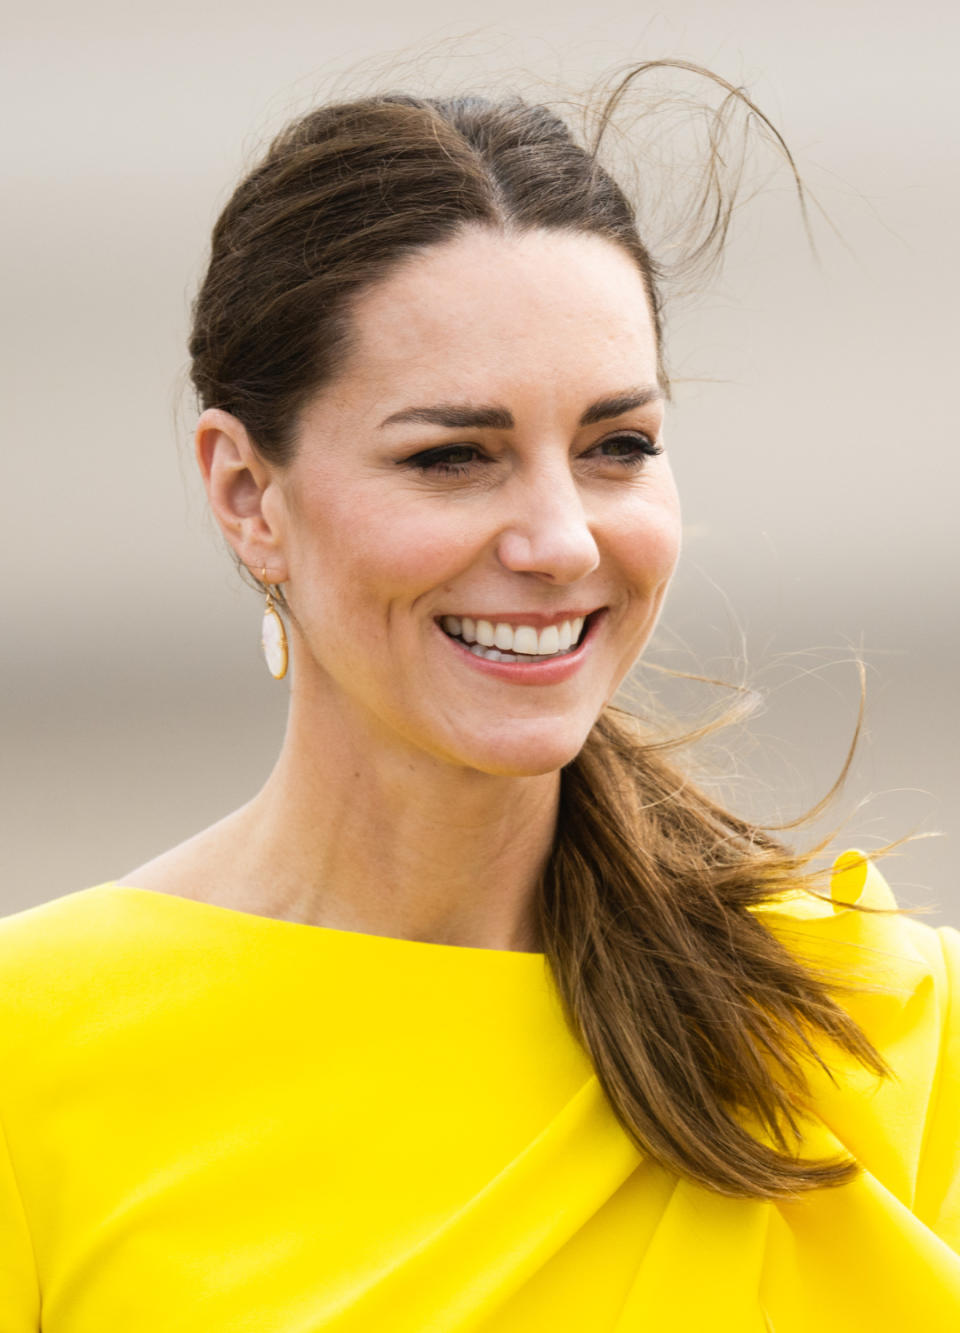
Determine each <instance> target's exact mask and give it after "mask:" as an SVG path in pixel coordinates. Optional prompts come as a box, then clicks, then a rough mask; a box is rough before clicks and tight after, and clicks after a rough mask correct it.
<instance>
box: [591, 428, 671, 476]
mask: <svg viewBox="0 0 960 1333" xmlns="http://www.w3.org/2000/svg"><path fill="white" fill-rule="evenodd" d="M595 448H597V449H614V450H616V451H617V452H614V453H610V454H607V455H606V457H607V458H608V459H609V460H610V462H611V463H619V464H620V466H621V467H627V468H638V467H642V465H643V463H644V460H645V459H647V458H653V457H655V456H656V455H657V454H662V453H663V445H662V444H657V442H656V441H655V440H651V438H650V436H649V435H644V434H642V433H641V432H640V431H631V432H630V433H629V434H623V433H622V432H621V434H619V435H611V436H609V438H608V439H606V440H601V441H600V443H599V444H598V445H596V446H595ZM621 449H622V450H624V452H622V453H621V452H619V450H621Z"/></svg>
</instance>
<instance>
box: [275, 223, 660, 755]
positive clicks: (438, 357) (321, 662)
mask: <svg viewBox="0 0 960 1333" xmlns="http://www.w3.org/2000/svg"><path fill="white" fill-rule="evenodd" d="M354 310H355V331H356V337H357V342H356V346H355V349H354V350H353V351H352V352H351V354H350V357H349V358H348V361H347V363H346V364H345V367H344V369H343V371H342V373H341V374H340V375H339V377H338V378H337V380H336V381H335V382H333V383H332V384H331V385H330V386H329V387H327V388H325V389H324V390H323V391H322V392H321V393H319V394H318V395H317V397H316V398H315V399H314V400H313V401H312V403H311V404H310V405H309V406H308V409H307V410H306V412H305V413H304V415H303V417H302V419H301V424H300V430H299V435H298V440H297V451H296V454H295V456H294V459H293V461H292V462H291V463H290V464H288V465H287V466H286V467H284V468H283V469H280V470H277V471H276V472H274V474H273V480H272V482H271V485H270V486H269V487H268V489H267V492H266V493H265V495H264V501H263V504H264V512H265V514H267V515H268V516H269V517H270V520H271V522H272V524H273V525H274V531H275V532H276V534H277V547H276V555H275V559H274V560H273V561H272V563H271V577H272V578H274V580H275V581H277V582H283V584H284V592H285V594H286V597H287V601H288V603H289V606H290V609H291V612H292V616H293V618H294V621H295V624H294V626H293V651H294V673H295V686H294V687H295V689H296V690H305V691H310V692H311V693H312V694H313V696H314V697H315V698H317V699H321V700H323V701H324V706H325V707H327V706H329V705H330V704H333V705H334V706H335V707H336V708H337V710H338V716H340V717H342V718H343V719H344V720H345V721H346V722H347V724H348V725H349V726H350V727H351V728H354V727H355V728H356V729H357V732H358V735H361V736H362V737H363V738H364V740H363V743H367V742H369V743H371V744H373V745H380V744H383V743H384V742H388V743H393V744H400V745H401V746H403V747H413V748H415V749H416V750H418V751H420V752H426V753H428V754H430V755H432V756H434V757H435V758H437V759H439V760H441V761H443V762H445V763H449V764H452V765H455V766H458V767H468V768H472V769H477V770H480V771H483V772H487V773H496V774H510V775H524V774H527V775H532V774H539V773H545V772H549V771H552V770H555V769H557V768H559V767H560V766H562V765H563V764H565V763H567V762H569V761H570V760H571V759H572V758H573V757H574V756H575V755H576V753H577V752H578V751H579V749H580V748H581V746H582V745H583V743H584V741H585V739H586V737H587V735H588V733H589V731H590V728H591V727H592V725H593V723H594V722H595V721H596V719H597V716H598V715H599V713H600V711H601V709H602V707H603V705H604V704H605V703H606V701H607V700H609V699H610V697H611V696H612V695H613V694H614V692H615V691H616V689H617V687H618V685H619V684H620V682H621V681H622V680H623V678H624V676H625V675H626V673H627V672H628V671H629V669H630V667H631V666H632V664H633V663H634V661H635V660H636V658H637V656H638V654H639V653H640V651H641V649H642V648H643V646H644V644H645V643H646V641H647V638H648V637H649V635H650V632H651V630H652V629H653V626H654V622H655V620H656V617H657V614H658V612H659V609H660V605H661V602H662V601H663V597H664V593H665V592H666V588H667V584H668V582H669V579H670V576H671V574H672V572H673V569H674V565H675V562H676V559H677V555H678V550H679V541H680V517H679V508H678V502H677V496H676V491H675V488H674V482H673V478H672V475H671V472H670V468H669V465H668V463H667V459H666V457H665V455H664V454H663V453H662V452H659V450H661V449H662V446H663V438H662V419H663V403H662V400H661V397H660V395H659V391H658V388H657V374H656V372H657V346H656V341H655V337H654V330H653V324H652V321H651V317H650V312H649V308H648V303H647V299H646V295H645V293H644V289H643V283H642V281H641V278H640V275H639V273H638V271H637V269H636V267H635V265H634V263H633V261H632V260H631V259H630V257H629V256H628V255H627V254H626V252H624V251H622V250H620V249H619V248H618V247H616V246H615V245H613V244H612V243H610V242H608V241H605V240H603V239H601V238H598V237H595V236H585V235H575V234H567V233H560V232H550V231H534V232H530V233H527V234H525V235H522V236H503V235H500V234H497V233H496V232H494V231H492V230H486V229H480V228H476V229H470V230H467V231H464V232H461V233H460V234H459V236H458V237H457V238H456V239H454V240H452V241H450V242H447V243H445V244H443V245H438V246H434V247H432V248H429V249H427V250H424V251H422V252H420V253H419V254H418V255H416V256H415V257H413V258H412V259H410V260H409V261H407V262H406V263H405V264H404V265H403V267H401V268H400V269H398V270H396V271H395V272H394V273H393V275H392V276H390V277H389V278H387V279H386V280H384V281H383V282H381V283H380V284H379V285H377V286H375V287H373V288H371V289H369V290H368V291H367V292H365V293H364V294H363V295H362V297H361V298H360V299H359V300H358V302H357V303H356V305H355V307H354ZM580 618H586V624H585V627H584V633H583V636H582V642H581V646H580V647H579V648H575V651H574V650H572V649H569V647H568V645H569V640H568V638H567V635H568V634H571V633H572V634H574V635H575V634H576V632H577V630H578V629H579V627H580V626H579V621H580ZM571 622H572V624H571ZM565 624H570V629H569V630H567V629H564V625H565ZM488 626H489V629H488ZM451 631H452V632H453V633H454V634H457V633H458V634H459V637H451ZM491 634H492V635H493V637H494V640H495V645H496V647H495V649H494V655H495V653H496V652H497V651H499V650H500V649H505V650H509V651H508V659H507V660H503V659H502V658H501V660H500V661H495V660H491V659H490V657H489V656H487V655H480V654H479V653H478V651H477V650H478V648H479V647H481V646H482V643H483V640H484V639H487V640H489V638H490V635H491ZM470 638H473V639H474V640H477V639H479V641H480V642H479V644H478V643H476V642H475V643H474V645H473V648H472V649H471V647H469V646H468V645H467V643H466V642H465V640H466V639H470ZM575 643H576V641H575V640H574V646H575ZM565 648H567V651H564V649H565ZM533 650H536V655H534V652H533ZM510 657H514V658H516V660H513V661H511V660H509V658H510Z"/></svg>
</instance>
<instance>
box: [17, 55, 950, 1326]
mask: <svg viewBox="0 0 960 1333" xmlns="http://www.w3.org/2000/svg"><path fill="white" fill-rule="evenodd" d="M640 72H642V71H640V70H637V71H632V72H631V74H630V75H629V76H628V78H627V80H625V81H624V85H622V86H621V88H620V89H619V90H618V92H617V93H615V94H614V96H613V97H612V98H611V99H610V102H609V103H608V104H607V106H606V107H605V108H604V111H603V114H602V116H601V120H600V127H601V134H602V130H603V128H604V127H605V125H606V123H607V121H608V119H609V117H610V114H611V113H612V111H613V110H614V109H615V106H616V102H617V99H618V97H619V96H620V94H621V93H622V89H623V86H625V84H626V83H627V82H629V79H630V78H632V77H633V76H634V75H636V74H638V73H640ZM701 73H702V75H703V77H704V78H705V79H706V80H708V81H713V82H714V83H715V84H717V85H719V86H721V87H722V88H723V89H724V90H725V91H726V93H727V100H726V102H725V103H724V106H725V107H726V106H729V105H735V104H741V105H745V106H746V107H748V108H750V109H751V110H753V111H755V110H756V109H755V108H753V107H752V104H751V103H750V102H749V100H748V99H747V98H746V96H745V94H743V93H742V92H741V91H739V90H735V89H732V88H731V87H730V86H729V85H727V84H725V83H724V81H723V80H720V79H718V78H717V76H715V75H711V74H710V73H709V72H708V71H702V72H701ZM718 114H719V115H722V113H718ZM756 114H758V115H759V113H756ZM601 134H598V136H597V142H595V143H594V144H593V145H592V146H586V145H584V144H581V143H580V142H578V141H577V139H576V138H575V136H574V135H573V133H572V131H571V130H570V129H569V128H568V126H567V125H566V124H565V123H564V122H563V121H562V120H560V119H559V118H558V117H557V116H556V115H554V114H553V113H552V112H551V111H549V110H547V109H546V108H544V107H541V106H536V105H529V104H527V103H525V102H523V101H521V100H520V99H505V100H501V101H493V100H488V99H485V98H482V97H466V98H453V99H444V98H427V97H422V98H418V97H413V96H408V95H406V94H400V93H395V94H384V95H377V96H372V97H368V98H363V99H358V100H356V101H352V102H346V103H336V104H333V105H329V106H323V107H321V108H319V109H317V110H315V111H313V112H311V113H310V114H309V115H307V116H305V117H304V118H302V119H301V120H299V121H297V122H296V123H295V124H293V125H291V126H290V127H289V128H288V129H287V130H285V131H284V132H283V133H282V134H281V135H280V136H279V137H278V138H277V139H276V141H275V142H274V143H273V144H272V145H271V147H270V149H269V151H268V152H267V154H266V156H265V157H264V158H263V160H262V161H261V162H260V163H259V164H258V165H257V166H256V167H255V168H254V169H253V171H252V172H251V173H250V175H249V176H248V177H247V178H246V179H245V180H244V181H243V182H241V184H240V185H239V186H238V188H237V190H236V192H235V194H234V195H233V197H232V198H231V200H230V201H229V203H228V204H227V206H226V208H225V209H224V211H223V214H222V215H221V217H220V219H219V221H218V222H217V225H216V227H215V229H214V234H213V243H212V252H211V257H210V264H209V268H208V270H207V273H206V276H205V278H204V281H203V284H202V286H201V289H200V292H199V295H198V297H197V300H196V304H195V310H194V327H193V332H192V336H191V344H190V345H191V354H192V357H193V380H194V384H195V386H196V389H197V393H198V398H199V406H200V409H201V411H200V415H199V420H198V423H197V428H196V451H197V459H198V463H199V466H200V469H201V473H202V476H203V480H204V483H205V486H206V490H207V494H208V497H209V501H210V505H211V508H212V511H213V513H214V515H215V517H216V519H217V521H218V523H219V525H220V527H221V529H222V531H223V534H224V536H225V538H226V540H227V542H228V543H229V545H230V547H231V548H232V551H233V553H234V555H235V557H236V560H237V562H238V564H239V565H240V566H241V567H242V568H244V569H246V570H247V571H249V574H250V576H251V577H252V578H253V579H254V580H255V581H256V582H257V583H258V584H259V586H260V587H261V589H262V591H263V593H264V594H265V597H266V611H265V649H266V652H267V659H268V665H269V667H270V670H271V672H272V673H273V674H274V675H275V676H277V677H278V678H281V679H282V678H285V677H286V675H287V664H288V658H289V661H290V663H291V664H292V673H291V674H292V684H291V688H290V710H289V721H288V727H287V731H286V735H285V738H284V742H283V746H282V749H281V753H280V755H279V758H278V760H277V763H276V766H275V768H274V770H273V772H272V773H271V775H270V777H269V778H268V780H267V782H266V784H265V785H264V787H263V788H262V790H261V791H260V792H258V793H257V794H256V795H254V796H253V797H252V799H251V800H250V801H249V802H248V803H247V804H246V805H244V806H243V807H241V808H240V809H239V810H236V811H235V812H233V813H232V814H231V815H229V816H228V817H227V818H226V819H224V820H222V821H221V822H220V823H218V824H216V825H214V826H213V827H211V828H209V829H205V830H203V831H202V832H200V833H198V834H197V835H196V836H195V837H193V838H192V839H190V840H189V841H188V842H186V843H184V844H182V845H181V846H179V847H175V848H173V849H172V850H170V851H169V852H166V853H164V854H163V855H161V856H160V857H158V858H156V859H155V860H153V861H151V862H149V863H148V864H146V865H143V866H140V867H138V868H136V869H134V870H130V871H129V872H127V873H124V874H121V875H119V876H118V878H117V879H116V880H114V881H111V882H110V883H108V884H103V885H98V886H96V887H94V888H91V889H86V890H83V891H80V892H77V893H72V894H68V895H66V896H64V897H62V898H60V899H57V900H55V901H54V902H52V903H48V904H45V905H44V906H43V907H41V908H37V909H33V910H31V911H28V912H24V913H20V914H18V915H16V916H13V917H9V918H7V919H6V920H5V921H4V922H3V923H0V974H2V976H3V979H4V986H3V994H4V997H5V1001H6V1002H7V1003H8V1005H9V1006H12V1007H11V1008H8V1010H7V1011H5V1013H4V1015H3V1019H2V1021H0V1040H2V1044H3V1049H2V1052H0V1055H2V1067H3V1069H4V1071H5V1074H4V1083H3V1088H2V1096H0V1106H2V1110H3V1122H4V1126H5V1130H6V1135H7V1139H8V1143H9V1147H8V1151H7V1154H6V1155H3V1156H0V1254H2V1255H3V1263H2V1265H0V1310H2V1311H3V1318H5V1319H6V1322H5V1323H3V1325H2V1326H3V1329H4V1333H7V1331H8V1330H9V1333H28V1331H29V1333H36V1330H38V1329H39V1327H40V1308H41V1305H42V1308H43V1328H44V1330H45V1333H84V1331H85V1330H92V1329H120V1328H136V1329H138V1330H139V1331H140V1333H153V1330H157V1331H158V1333H159V1330H161V1329H168V1328H170V1327H171V1326H172V1325H173V1323H174V1322H176V1324H177V1327H178V1328H181V1329H183V1330H185V1331H186V1333H191V1331H192V1330H194V1329H195V1330H197V1331H198V1333H199V1330H201V1329H203V1330H204V1331H205V1333H207V1331H208V1330H211V1329H218V1330H219V1329H223V1330H226V1329H237V1330H239V1329H241V1328H244V1329H246V1328H250V1329H254V1328H256V1329H270V1330H276V1331H277V1333H295V1331H296V1333H301V1331H305V1330H307V1329H311V1330H313V1329H321V1328H324V1329H326V1328H329V1329H336V1330H341V1331H342V1333H347V1331H348V1330H351V1331H352V1330H357V1331H358V1333H359V1330H370V1331H371V1333H372V1331H373V1330H376V1331H377V1333H381V1331H382V1330H385V1329H390V1330H391V1333H415V1331H416V1333H422V1330H424V1329H426V1328H435V1329H444V1330H450V1331H451V1333H453V1330H461V1331H462V1333H467V1330H486V1331H487V1333H516V1331H518V1330H530V1331H531V1333H532V1330H534V1329H537V1330H539V1329H543V1328H547V1327H549V1328H551V1329H560V1330H574V1329H575V1330H578V1333H582V1330H587V1329H589V1330H591V1333H594V1330H596V1331H599V1330H611V1333H612V1331H613V1330H617V1331H618V1333H628V1331H629V1330H633V1329H638V1330H639V1329H641V1328H644V1329H646V1328H658V1329H667V1328H669V1329H671V1330H678V1331H680V1333H686V1331H687V1330H689V1331H690V1333H693V1330H702V1329H704V1328H711V1329H718V1330H729V1331H730V1333H733V1331H734V1330H736V1333H745V1331H747V1330H757V1331H758V1333H759V1331H760V1330H769V1329H771V1328H773V1329H776V1330H777V1333H785V1331H786V1333H793V1331H794V1330H796V1331H797V1333H799V1331H800V1330H809V1329H811V1328H814V1327H815V1328H817V1329H818V1330H821V1331H822V1333H831V1331H833V1333H841V1330H843V1333H850V1331H851V1330H863V1331H864V1333H866V1330H868V1329H869V1330H870V1333H877V1331H878V1330H885V1329H889V1330H893V1329H898V1330H899V1329H900V1328H902V1327H905V1326H908V1325H909V1326H918V1327H922V1328H923V1329H924V1330H927V1333H931V1331H932V1333H936V1331H937V1330H943V1331H944V1333H945V1331H946V1330H947V1329H948V1328H950V1329H952V1328H954V1327H955V1326H956V1319H957V1316H958V1314H960V1256H958V1254H957V1253H956V1250H955V1247H957V1246H960V1133H958V1128H957V1127H958V1123H960V1070H958V1050H960V1032H958V1030H957V1027H956V1013H957V1009H956V1006H954V1008H953V1009H951V1008H950V995H951V990H952V988H955V987H956V986H957V985H960V936H958V935H957V933H956V932H955V931H953V930H951V929H950V928H948V927H942V928H940V930H939V931H937V930H934V929H933V928H931V927H928V926H923V925H918V924H917V923H915V922H912V921H910V920H909V919H907V918H905V917H904V916H902V915H901V914H900V913H899V912H898V911H897V909H896V904H895V902H894V900H893V898H892V895H891V894H890V891H889V889H887V887H886V885H885V884H884V882H883V880H882V879H881V878H880V876H879V873H878V872H877V870H876V869H875V867H874V866H873V865H871V864H869V863H868V862H867V861H866V860H865V858H863V857H862V856H860V855H859V854H857V853H852V854H848V855H847V856H846V857H844V858H841V859H840V860H839V861H838V862H837V864H836V867H835V870H834V874H833V877H832V880H831V892H832V898H831V897H824V896H819V897H818V896H817V895H816V894H814V893H811V892H808V890H809V889H810V887H811V886H813V885H816V884H817V883H818V880H817V877H816V875H815V874H814V873H813V872H812V871H811V870H810V863H811V856H812V854H810V853H801V852H798V851H795V850H793V849H792V848H790V847H788V846H787V845H786V844H785V843H784V842H782V841H780V840H779V839H777V838H775V837H773V836H772V835H771V833H770V832H769V831H767V830H765V829H762V828H759V827H757V826H755V825H752V824H750V823H748V822H746V821H745V820H743V819H741V818H739V817H738V816H737V815H735V814H734V813H732V812H730V811H727V810H724V809H722V808H720V807H719V806H718V805H717V804H715V803H714V802H713V801H711V800H710V799H709V798H708V797H707V796H706V795H704V794H703V793H702V792H700V791H698V790H697V789H696V787H695V786H694V785H693V784H692V783H691V782H690V781H689V779H688V777H687V776H686V775H685V774H684V772H683V771H682V770H681V768H680V767H679V766H678V765H677V764H676V763H675V762H674V761H673V760H672V759H671V757H670V750H671V745H670V744H669V743H667V742H666V741H665V740H664V739H663V737H662V736H660V735H659V734H657V733H656V732H655V731H654V730H653V729H652V727H651V726H650V725H649V724H648V723H641V722H640V721H639V720H638V719H635V718H632V717H630V716H629V715H627V714H625V713H623V712H622V711H621V710H620V709H618V708H616V707H614V706H613V704H612V703H611V700H612V698H613V696H614V695H615V693H616V691H617V690H618V688H619V686H620V685H621V684H622V682H623V681H624V679H625V677H626V676H627V673H628V672H629V671H630V669H631V667H632V666H633V665H634V663H635V662H636V660H637V658H638V656H639V655H640V654H641V653H642V651H643V649H644V646H645V645H646V643H647V641H648V639H649V637H650V634H651V632H652V630H653V628H654V625H655V624H656V621H657V617H658V616H659V614H660V611H661V608H662V605H663V602H664V597H665V594H666V591H667V588H668V585H669V583H670V579H671V576H672V574H673V571H674V568H675V565H676V561H677V558H678V554H679V547H680V515H679V505H678V500H677V494H676V489H675V487H674V482H673V478H672V474H671V471H670V465H669V461H668V455H667V449H666V443H667V440H666V435H667V432H666V429H665V425H664V412H665V406H666V403H667V402H668V401H669V397H670V385H669V377H668V375H667V372H666V369H665V362H664V355H663V329H662V319H661V296H660V285H659V275H660V270H659V269H658V267H657V264H656V263H655V261H654V259H653V258H652V257H651V255H650V254H649V253H648V251H647V248H646V246H645V244H644V243H643V241H642V240H641V238H640V236H639V234H638V231H637V225H636V216H635V210H634V207H633V205H632V204H631V202H630V200H629V199H628V197H627V195H626V194H625V192H624V191H623V190H622V189H621V187H620V186H619V185H618V184H617V183H616V181H615V180H614V179H613V177H612V176H611V174H610V173H609V172H608V171H607V170H606V169H605V168H604V167H603V166H602V165H601V164H600V161H599V158H598V153H597V148H598V142H599V138H600V137H601ZM780 142H781V143H782V141H780ZM788 159H789V155H788ZM791 164H792V160H791ZM716 167H717V160H712V161H711V162H710V163H708V164H707V166H706V168H705V181H706V185H705V193H704V211H705V213H707V214H709V213H710V212H711V209H712V212H713V221H712V224H711V227H710V229H709V232H708V236H707V239H706V240H705V241H703V242H702V243H701V246H700V247H699V251H700V255H701V257H702V253H703V252H704V248H706V249H707V250H709V248H710V247H711V246H713V247H714V248H715V249H718V247H719V245H720V243H721V242H722V239H723V234H724V231H725V227H726V221H727V220H728V219H729V215H730V210H731V209H732V207H733V204H734V196H733V194H727V195H725V194H723V192H722V191H721V192H720V194H719V196H718V195H717V194H716V190H717V188H718V186H717V182H718V180H719V176H718V174H717V170H716ZM121 1125H122V1127H123V1132H122V1133H118V1132H117V1127H118V1126H121ZM53 1182H56V1183H55V1184H54V1183H53ZM951 1247H954V1248H951ZM691 1254H694V1255H695V1256H696V1268H695V1274H694V1273H693V1272H692V1271H691V1269H692V1266H691Z"/></svg>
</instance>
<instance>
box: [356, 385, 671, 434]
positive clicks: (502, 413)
mask: <svg viewBox="0 0 960 1333" xmlns="http://www.w3.org/2000/svg"><path fill="white" fill-rule="evenodd" d="M662 398H663V390H662V389H661V388H660V387H659V385H656V384H644V385H641V386H640V387H638V388H633V389H624V390H623V391H622V392H621V393H613V394H609V395H608V396H607V397H606V398H598V399H597V401H596V402H595V403H591V404H590V406H589V407H588V408H587V409H586V411H585V412H584V413H583V415H582V416H581V417H580V423H579V424H580V425H581V426H593V425H595V424H596V423H597V422H598V421H607V420H608V419H609V418H610V417H619V416H623V414H624V412H632V411H634V410H635V409H636V408H638V407H646V406H647V404H648V403H654V402H657V401H658V400H660V399H662ZM408 421H415V422H418V423H419V424H420V425H422V426H446V427H448V428H449V429H450V430H469V429H474V430H512V429H513V426H514V425H515V422H514V420H513V415H512V413H511V412H509V411H508V410H507V409H506V408H505V407H500V406H499V405H498V404H496V403H491V404H474V403H436V404H434V405H433V406H432V407H406V408H404V409H403V411H401V412H392V413H391V414H390V416H388V417H384V419H383V421H381V422H380V427H379V428H382V427H383V426H392V425H399V424H400V423H401V422H408ZM379 428H378V429H379Z"/></svg>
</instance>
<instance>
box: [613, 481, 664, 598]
mask: <svg viewBox="0 0 960 1333" xmlns="http://www.w3.org/2000/svg"><path fill="white" fill-rule="evenodd" d="M611 550H612V553H613V555H614V558H615V559H616V561H617V563H618V565H619V566H620V568H621V569H622V570H623V573H624V576H625V577H626V578H627V579H628V580H629V581H630V582H631V583H633V584H635V585H637V587H638V588H640V589H641V590H642V591H643V592H644V593H645V594H647V595H650V594H652V593H654V592H655V591H656V590H657V589H658V588H659V587H661V585H663V584H664V583H666V582H667V580H669V578H670V576H671V575H672V574H673V571H674V569H675V568H676V564H677V559H678V557H679V555H680V508H679V505H678V504H677V502H676V496H675V493H674V494H672V495H667V496H664V497H663V498H662V500H660V499H658V501H657V502H656V503H650V502H644V503H643V504H641V505H640V506H638V507H637V509H636V510H635V511H634V512H633V513H631V514H630V515H629V516H625V517H624V520H623V521H622V522H621V523H619V524H617V526H616V529H615V531H614V532H613V533H612V535H611Z"/></svg>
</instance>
